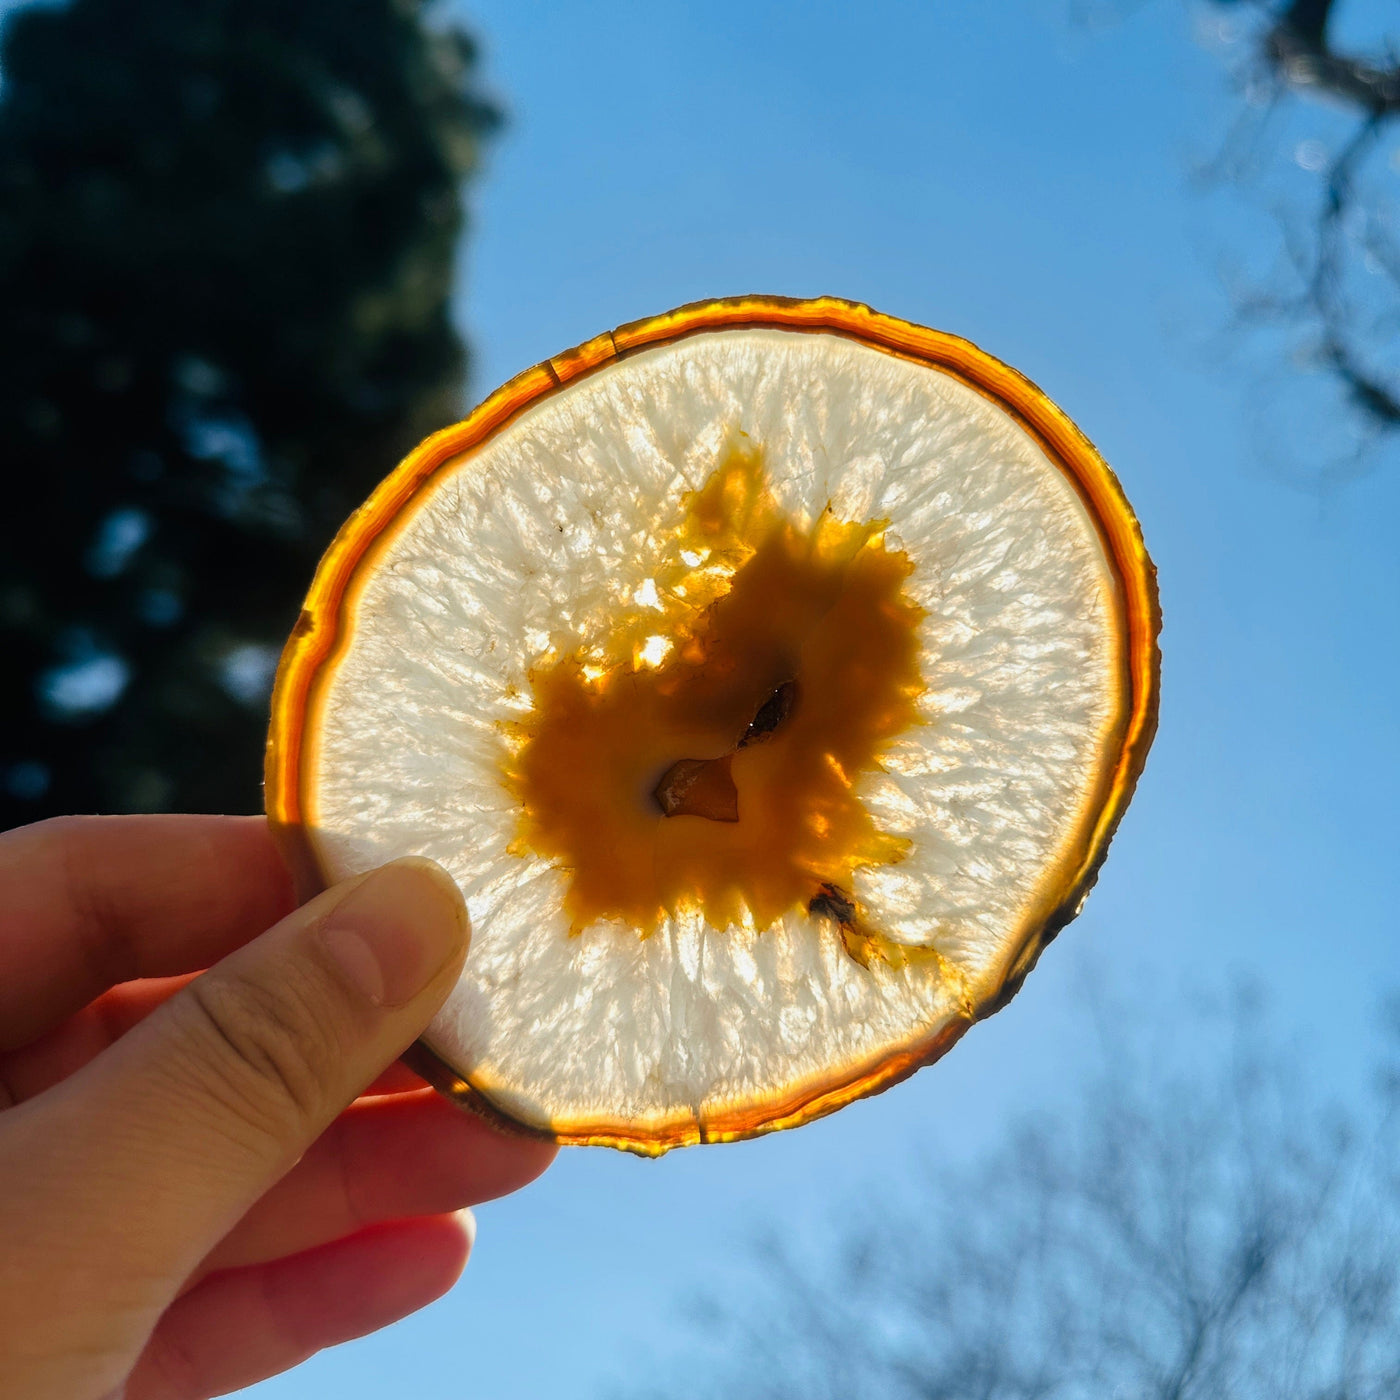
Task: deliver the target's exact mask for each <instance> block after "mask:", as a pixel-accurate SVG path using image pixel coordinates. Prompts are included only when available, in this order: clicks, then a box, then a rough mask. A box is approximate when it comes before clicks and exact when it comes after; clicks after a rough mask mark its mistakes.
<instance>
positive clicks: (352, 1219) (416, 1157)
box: [202, 1090, 557, 1273]
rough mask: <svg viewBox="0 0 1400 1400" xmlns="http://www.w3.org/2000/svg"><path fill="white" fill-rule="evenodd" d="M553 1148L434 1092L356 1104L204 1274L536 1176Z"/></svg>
mask: <svg viewBox="0 0 1400 1400" xmlns="http://www.w3.org/2000/svg"><path fill="white" fill-rule="evenodd" d="M556 1150H557V1149H556V1148H555V1147H554V1145H553V1144H552V1143H545V1142H538V1141H535V1140H533V1139H530V1138H514V1137H506V1136H505V1135H504V1134H502V1133H499V1132H497V1131H496V1130H495V1129H494V1128H492V1127H490V1126H489V1125H488V1124H486V1123H485V1122H483V1121H482V1120H481V1119H479V1118H474V1117H471V1116H470V1115H468V1114H466V1113H463V1112H462V1110H461V1109H459V1108H457V1107H455V1106H454V1105H453V1104H450V1103H448V1102H447V1101H446V1100H445V1099H441V1098H439V1097H438V1095H437V1094H435V1093H433V1092H432V1091H431V1090H426V1091H424V1092H423V1093H420V1094H413V1095H410V1096H408V1097H405V1098H399V1099H378V1100H367V1101H364V1102H361V1103H359V1104H356V1105H354V1106H353V1107H352V1108H350V1109H349V1110H347V1111H346V1112H345V1113H343V1114H342V1115H341V1116H340V1118H338V1119H337V1120H336V1122H335V1123H334V1124H333V1125H332V1127H331V1128H330V1130H329V1131H328V1132H327V1133H325V1134H324V1135H323V1136H322V1137H321V1138H320V1139H318V1140H317V1142H316V1144H315V1146H314V1147H312V1148H311V1150H310V1151H309V1152H308V1153H307V1154H306V1156H305V1157H303V1158H302V1160H301V1161H300V1162H298V1163H297V1165H296V1166H295V1167H294V1168H293V1169H292V1170H291V1172H289V1173H288V1174H287V1176H285V1177H284V1178H283V1179H282V1180H281V1181H280V1182H278V1184H277V1185H276V1186H275V1187H273V1189H272V1190H271V1191H270V1192H269V1193H268V1194H267V1195H266V1196H264V1197H263V1198H262V1200H260V1201H259V1202H258V1203H257V1204H256V1205H255V1206H254V1207H253V1209H252V1210H251V1211H249V1213H248V1214H247V1215H246V1216H245V1217H244V1218H243V1219H242V1220H241V1221H240V1222H239V1223H238V1226H237V1228H236V1229H234V1231H233V1232H232V1233H231V1234H230V1235H229V1236H228V1237H227V1238H226V1239H225V1240H224V1241H223V1242H222V1243H221V1244H220V1245H219V1246H218V1247H217V1248H216V1249H215V1251H214V1253H213V1254H212V1255H211V1256H210V1257H209V1258H208V1259H207V1260H205V1262H204V1264H203V1266H202V1272H204V1273H209V1272H212V1271H213V1270H216V1269H228V1268H234V1267H239V1266H244V1265H248V1264H260V1263H263V1262H265V1261H267V1260H270V1259H276V1258H278V1257H279V1256H281V1255H285V1254H294V1253H297V1252H298V1251H301V1250H305V1249H310V1248H312V1247H313V1246H315V1245H320V1244H325V1243H327V1242H328V1241H330V1240H336V1239H341V1238H343V1237H345V1236H347V1235H351V1234H354V1233H355V1232H356V1231H357V1230H360V1229H363V1228H364V1227H365V1226H366V1225H370V1224H374V1223H376V1222H380V1221H385V1220H396V1219H404V1218H406V1217H409V1216H421V1215H440V1214H443V1213H444V1212H446V1211H453V1210H459V1209H460V1208H461V1207H463V1206H471V1205H478V1204H480V1203H481V1202H482V1201H489V1200H491V1199H493V1198H494V1197H496V1196H502V1195H505V1194H506V1193H507V1192H508V1191H514V1190H517V1189H518V1188H519V1187H521V1186H524V1185H525V1184H526V1183H527V1182H530V1181H533V1180H534V1179H535V1177H537V1176H538V1175H539V1174H540V1173H541V1172H542V1171H543V1170H544V1169H545V1168H546V1167H547V1166H548V1165H549V1164H550V1162H551V1161H553V1160H554V1155H555V1152H556Z"/></svg>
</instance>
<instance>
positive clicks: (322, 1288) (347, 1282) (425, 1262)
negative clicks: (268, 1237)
mask: <svg viewBox="0 0 1400 1400" xmlns="http://www.w3.org/2000/svg"><path fill="white" fill-rule="evenodd" d="M473 1233H474V1226H473V1225H472V1224H471V1223H469V1221H468V1220H464V1219H462V1218H461V1217H458V1216H437V1217H430V1218H428V1219H424V1220H409V1221H402V1222H400V1223H398V1224H396V1225H390V1226H381V1227H379V1228H377V1229H373V1230H368V1231H365V1232H364V1233H362V1234H359V1235H355V1236H353V1237H352V1238H351V1239H348V1240H342V1241H340V1242H338V1243H336V1244H331V1245H326V1246H324V1247H323V1248H321V1249H316V1250H312V1251H311V1252H310V1253H306V1254H299V1255H296V1256H294V1257H293V1258H290V1259H281V1260H278V1261H277V1262H276V1263H272V1264H263V1265H260V1266H258V1267H256V1268H251V1269H237V1270H234V1271H232V1272H229V1273H221V1274H215V1275H213V1276H212V1277H210V1278H208V1279H206V1280H205V1281H204V1282H203V1283H202V1284H200V1285H199V1287H198V1288H196V1289H195V1290H194V1291H193V1292H191V1293H188V1294H186V1296H185V1297H183V1298H181V1299H180V1300H179V1301H178V1302H177V1303H175V1304H174V1305H173V1306H172V1307H171V1308H170V1310H169V1311H168V1312H167V1313H166V1314H165V1316H164V1317H163V1318H162V1319H161V1323H160V1326H159V1327H158V1328H157V1329H156V1332H155V1335H154V1336H153V1337H152V1339H151V1342H150V1344H149V1345H148V1346H147V1348H146V1350H145V1352H144V1353H143V1354H142V1357H141V1359H140V1361H139V1362H138V1363H137V1365H136V1369H135V1371H134V1372H133V1373H132V1376H131V1379H130V1380H129V1381H128V1382H127V1386H126V1400H205V1397H206V1396H210V1395H223V1394H226V1393H227V1392H228V1391H231V1390H238V1389H241V1388H242V1387H243V1386H247V1385H252V1384H253V1383H254V1382H256V1381H260V1380H263V1379H265V1378H266V1377H268V1376H274V1375H276V1374H277V1373H278V1372H280V1371H285V1370H287V1369H288V1368H289V1367H292V1366H295V1365H296V1364H297V1363H298V1362H301V1361H304V1360H306V1358H307V1357H308V1356H310V1355H312V1353H314V1352H317V1351H320V1350H321V1349H322V1348H323V1347H328V1346H334V1345H335V1344H336V1343H337V1342H345V1341H349V1340H350V1338H352V1337H359V1336H363V1335H364V1333H366V1332H372V1331H374V1330H375V1329H376V1328H379V1327H385V1326H387V1325H388V1324H389V1323H391V1322H394V1321H397V1320H398V1319H399V1318H401V1317H404V1316H406V1315H407V1314H408V1313H411V1312H415V1311H416V1310H417V1309H419V1308H421V1307H424V1306H425V1305H426V1304H428V1303H431V1302H432V1301H433V1299H434V1298H438V1297H440V1296H441V1295H442V1294H443V1293H445V1292H447V1290H448V1289H449V1288H451V1287H452V1285H453V1284H454V1283H455V1282H456V1281H457V1278H458V1277H459V1275H460V1274H461V1272H462V1268H463V1266H464V1265H465V1264H466V1261H467V1255H468V1254H469V1253H470V1251H471V1245H472V1236H473Z"/></svg>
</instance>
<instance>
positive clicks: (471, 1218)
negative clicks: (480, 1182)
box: [457, 1206, 476, 1254]
mask: <svg viewBox="0 0 1400 1400" xmlns="http://www.w3.org/2000/svg"><path fill="white" fill-rule="evenodd" d="M457 1219H458V1220H460V1221H461V1222H462V1228H463V1230H465V1231H466V1234H467V1253H468V1254H470V1253H471V1252H472V1250H473V1249H474V1248H475V1246H476V1216H475V1215H473V1214H472V1211H471V1208H470V1207H469V1206H463V1207H462V1209H461V1210H459V1211H458V1212H457Z"/></svg>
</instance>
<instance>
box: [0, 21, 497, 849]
mask: <svg viewBox="0 0 1400 1400" xmlns="http://www.w3.org/2000/svg"><path fill="white" fill-rule="evenodd" d="M2 43H3V47H2V48H0V62H2V63H3V83H4V86H3V88H2V89H0V296H3V299H4V304H5V313H6V314H5V336H4V340H3V344H0V357H3V363H2V364H0V443H3V470H4V504H3V507H0V655H3V657H4V662H3V670H2V671H0V826H9V825H13V824H15V823H18V822H21V821H29V820H33V819H35V818H37V817H40V816H44V815H47V814H49V813H53V812H63V811H91V810H108V811H132V810H143V809H146V810H161V809H166V810H209V811H220V810H224V811H255V810H259V809H260V806H261V801H260V790H259V779H260V775H261V765H262V747H263V739H264V733H265V728H266V718H267V716H266V708H267V696H268V692H269V686H270V679H271V673H272V669H273V666H274V664H275V661H276V656H277V653H278V650H279V648H280V645H281V643H282V641H283V639H284V638H285V637H286V635H287V632H288V631H289V629H290V627H291V625H292V623H293V622H294V620H295V618H296V613H297V607H298V604H299V601H300V599H301V597H302V595H303V593H304V591H305V588H306V585H307V583H308V582H309V580H310V577H311V573H312V570H313V568H314V566H315V562H316V559H317V557H318V556H319V554H320V552H321V550H322V549H324V547H325V546H326V545H327V544H328V543H329V541H330V539H331V537H332V535H333V534H334V532H335V530H336V529H337V527H338V526H339V525H340V523H341V522H342V521H343V519H344V518H345V516H346V515H347V514H348V513H349V511H350V510H351V509H352V508H353V507H354V506H355V505H356V504H357V503H358V502H359V501H360V500H361V499H362V498H363V497H364V495H365V494H366V492H367V491H368V490H369V488H370V487H371V486H372V485H373V483H374V482H375V481H377V480H378V479H379V478H380V477H381V476H382V475H383V474H384V473H385V471H386V470H387V469H388V468H389V467H391V466H392V465H393V464H394V462H395V461H396V460H397V458H398V457H399V456H400V455H401V454H402V453H403V452H404V451H405V450H406V449H407V448H409V447H410V446H411V445H412V444H413V443H414V442H415V441H417V439H418V438H419V437H421V436H422V435H423V434H424V433H425V432H427V431H428V430H430V429H432V428H435V427H438V426H441V425H442V424H444V423H447V422H449V421H451V420H452V419H453V418H454V417H455V416H458V414H459V410H460V406H461V396H462V392H463V388H464V370H465V357H464V349H463V346H462V343H461V341H460V339H459V337H458V335H457V333H456V332H455V330H454V329H453V326H452V323H451V319H450V306H449V300H450V295H451V291H452V285H453V272H454V266H455V260H456V256H457V245H458V239H459V234H460V231H461V227H462V222H463V208H462V195H461V190H462V182H463V180H464V178H465V177H466V176H468V175H469V174H470V173H471V171H472V170H473V168H474V164H475V160H476V154H477V149H478V143H479V141H480V139H481V137H482V136H483V134H484V133H486V132H488V131H489V130H490V129H491V128H492V126H493V125H494V124H495V122H496V120H497V118H496V113H495V111H494V110H493V108H492V107H491V105H490V104H489V103H488V102H486V101H485V100H484V99H483V98H482V96H481V95H480V92H479V90H478V88H477V86H476V78H475V52H474V48H473V45H472V42H471V40H470V39H469V38H468V37H467V36H466V35H464V34H463V33H462V32H461V31H460V30H458V29H455V28H451V27H447V26H444V25H441V24H437V23H435V22H434V21H433V16H432V14H431V10H430V7H429V6H426V5H424V4H423V3H421V0H294V3H286V0H72V3H71V4H69V5H67V6H65V7H62V8H51V7H30V8H26V9H21V10H19V11H16V12H14V13H12V14H11V15H10V16H9V17H8V19H7V21H6V24H5V28H4V32H3V41H2Z"/></svg>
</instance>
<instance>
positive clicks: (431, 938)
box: [0, 817, 554, 1400]
mask: <svg viewBox="0 0 1400 1400" xmlns="http://www.w3.org/2000/svg"><path fill="white" fill-rule="evenodd" d="M468 938H469V930H468V925H467V918H466V911H465V908H464V906H463V904H462V900H461V896H460V894H459V893H458V892H457V889H456V886H455V885H454V884H453V883H452V882H451V880H450V879H449V878H448V877H447V876H446V874H445V873H444V872H443V871H442V870H441V869H440V868H439V867H437V866H435V865H433V864H432V863H431V862H429V861H420V860H409V861H397V862H394V863H393V864H391V865H388V866H385V867H383V868H382V869H381V870H378V871H375V872H372V873H371V874H369V875H367V876H361V877H359V878H357V879H355V880H350V881H347V882H346V883H345V884H343V885H339V886H336V887H335V888H334V889H331V890H328V891H326V892H325V893H324V894H322V895H320V896H319V897H318V898H317V899H315V900H312V901H311V902H310V903H309V904H307V905H304V906H303V907H302V908H300V909H295V908H294V907H293V899H292V893H291V882H290V880H289V878H288V875H287V872H286V870H285V868H284V867H283V865H282V862H281V860H280V859H279V857H278V855H277V852H276V850H275V848H274V846H273V844H272V841H271V839H270V837H269V834H268V830H267V826H266V823H265V822H264V821H263V820H262V819H261V818H234V817H83V818H64V819H60V820H58V821H53V822H44V823H40V824H39V825H37V826H32V827H25V828H22V829H20V830H18V831H13V832H9V833H6V834H4V835H0V1240H3V1241H4V1246H3V1249H0V1395H4V1396H6V1397H13V1400H108V1397H123V1398H124V1400H202V1397H205V1396H212V1395H222V1394H225V1393H226V1392H228V1391H231V1390H236V1389H239V1388H241V1387H243V1386H246V1385H251V1384H252V1383H253V1382H255V1381H258V1380H262V1379H263V1378H265V1377H267V1376H270V1375H274V1374H276V1373H277V1372H279V1371H283V1370H286V1369H287V1368H288V1367H291V1366H294V1365H296V1364H297V1363H298V1362H300V1361H302V1360H304V1359H305V1358H306V1357H308V1356H310V1355H311V1354H312V1353H313V1352H315V1351H318V1350H319V1349H320V1348H322V1347H325V1346H330V1345H333V1344H334V1343H336V1342H341V1341H345V1340H348V1339H349V1338H351V1337H357V1336H360V1335H362V1334H363V1333H365V1332H370V1331H373V1330H374V1329H375V1328H378V1327H383V1326H385V1325H386V1324H388V1323H390V1322H393V1321H394V1320H395V1319H397V1318H399V1317H402V1316H404V1315H405V1314H406V1313H409V1312H412V1311H414V1310H415V1309H417V1308H420V1307H422V1306H423V1305H424V1304H426V1303H428V1302H431V1301H432V1300H433V1299H434V1298H437V1297H438V1296H440V1295H441V1294H442V1293H444V1292H446V1290H447V1289H448V1288H450V1287H451V1286H452V1284H453V1283H454V1282H455V1281H456V1279H457V1276H458V1275H459V1273H460V1272H461V1270H462V1268H463V1266H464V1265H465V1263H466V1260H467V1255H468V1253H469V1251H470V1249H471V1244H472V1240H473V1238H474V1234H475V1227H474V1224H473V1222H472V1218H471V1216H470V1213H469V1212H467V1211H465V1210H464V1208H465V1207H467V1206H469V1205H472V1204H475V1203H477V1202H479V1201H485V1200H489V1199H491V1198H492V1197H495V1196H499V1195H502V1194H504V1193H505V1192H508V1191H513V1190H515V1189H517V1188H518V1187H520V1186H523V1185H524V1184H525V1183H526V1182H528V1181H530V1180H531V1179H533V1178H534V1177H535V1176H537V1175H538V1174H539V1173H540V1172H541V1171H543V1170H544V1168H545V1167H546V1166H547V1165H548V1164H549V1162H550V1160H551V1158H552V1157H553V1154H554V1149H553V1148H552V1147H551V1146H549V1145H548V1144H544V1143H539V1142H535V1141H533V1140H529V1139H524V1138H510V1137H506V1136H504V1135H502V1134H500V1133H499V1132H497V1131H495V1130H494V1129H492V1128H490V1127H488V1126H487V1125H486V1124H484V1123H482V1122H480V1121H478V1120H476V1119H474V1118H471V1117H468V1116H467V1115H465V1114H463V1113H462V1112H461V1111H460V1110H459V1109H457V1108H455V1107H453V1106H452V1105H450V1104H447V1103H445V1102H444V1101H443V1100H441V1099H440V1098H438V1096H437V1095H435V1094H434V1093H433V1092H432V1091H431V1090H428V1089H426V1088H425V1087H424V1086H423V1085H422V1082H421V1081H420V1080H417V1079H416V1078H414V1077H413V1076H412V1075H411V1074H409V1073H408V1071H407V1070H405V1069H403V1067H402V1066H396V1065H395V1060H396V1058H397V1056H398V1055H399V1054H400V1052H401V1051H403V1050H404V1049H405V1047H407V1046H408V1045H409V1044H410V1042H411V1041H412V1040H413V1039H414V1038H415V1037H416V1036H417V1035H418V1033H419V1032H420V1031H422V1030H423V1028H424V1027H425V1026H426V1025H427V1023H428V1021H429V1020H430V1019H431V1017H432V1015H433V1013H434V1012H435V1011H436V1010H437V1008H438V1007H439V1006H440V1005H441V1003H442V1001H443V1000H444V998H445V997H446V995H447V993H448V991H449V989H450V988H451V987H452V985H453V983H454V981H455V980H456V977H457V974H458V971H459V970H460V968H461V965H462V960H463V958H464V957H465V955H466V949H467V943H468ZM205 969H208V970H207V971H206V970H205Z"/></svg>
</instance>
